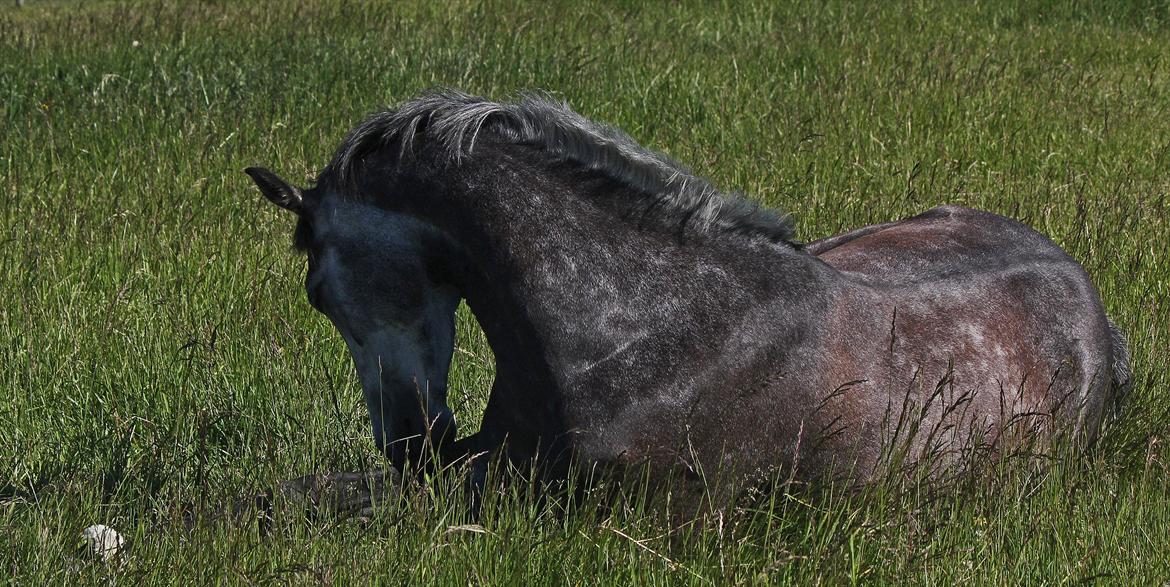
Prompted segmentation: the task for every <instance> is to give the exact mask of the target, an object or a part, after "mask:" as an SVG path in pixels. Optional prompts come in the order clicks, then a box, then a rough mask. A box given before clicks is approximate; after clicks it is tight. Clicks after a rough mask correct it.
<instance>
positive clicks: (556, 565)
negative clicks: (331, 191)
mask: <svg viewBox="0 0 1170 587" xmlns="http://www.w3.org/2000/svg"><path fill="white" fill-rule="evenodd" d="M775 4H781V3H775ZM1015 4H1016V3H1009V2H1002V3H1001V2H981V3H974V2H945V3H941V2H940V3H934V2H907V3H901V4H899V5H898V6H896V7H895V6H892V5H891V6H887V7H886V8H879V7H876V6H864V5H860V4H854V3H842V2H836V1H834V2H828V3H822V2H797V3H792V4H787V3H783V5H780V6H773V3H768V2H760V3H756V4H749V3H736V2H724V3H722V4H717V3H713V2H692V1H683V2H671V3H661V4H658V3H655V4H653V5H650V4H649V3H647V4H646V5H643V3H642V2H633V1H628V2H584V3H583V2H555V3H553V4H546V3H539V4H538V3H532V4H524V5H521V6H513V3H511V2H502V1H501V2H495V1H485V2H473V1H469V0H456V1H454V2H449V3H445V2H444V3H440V2H406V3H384V4H382V3H379V4H377V5H371V4H366V3H361V2H356V1H341V0H310V1H307V2H298V3H293V2H267V1H265V2H224V1H200V2H195V1H192V2H178V1H175V2H171V1H154V0H152V1H146V2H138V3H128V2H102V1H94V2H76V3H75V2H51V1H47V0H46V1H43V2H38V1H37V0H29V2H27V5H26V6H25V7H24V8H19V9H18V8H16V7H14V6H13V3H12V2H7V3H5V4H4V5H3V6H2V7H0V243H2V244H3V249H2V254H0V274H2V275H3V278H2V279H0V359H2V361H3V365H4V368H3V369H0V390H3V391H4V396H3V397H2V398H0V491H3V493H2V494H0V528H3V531H2V532H0V578H8V577H11V578H12V581H13V583H14V584H23V585H40V584H62V583H72V582H82V583H103V584H104V583H106V582H107V581H109V580H111V579H116V580H118V581H120V582H123V583H126V584H136V583H138V582H140V581H141V582H150V583H155V582H158V583H249V582H255V583H270V582H276V583H283V582H292V583H298V584H299V583H317V582H324V583H329V582H337V583H342V584H344V583H354V582H361V583H366V582H378V583H387V584H400V583H409V584H418V583H425V582H431V581H435V582H443V583H477V584H478V583H493V584H507V585H512V584H595V583H603V584H663V583H671V584H674V583H681V584H694V585H708V584H715V585H723V584H736V583H749V584H752V583H782V582H793V583H798V584H805V583H828V584H841V583H879V584H881V583H931V584H949V583H954V582H965V583H966V582H971V583H991V584H1020V583H1025V584H1037V583H1048V584H1070V583H1081V582H1097V581H1099V582H1104V583H1123V584H1135V583H1137V584H1151V583H1153V584H1159V583H1165V582H1166V581H1167V580H1170V497H1168V496H1170V475H1168V471H1167V447H1166V442H1167V441H1170V420H1168V416H1170V368H1168V365H1167V362H1168V361H1167V350H1166V349H1167V347H1168V346H1170V306H1168V305H1167V301H1166V298H1167V294H1168V289H1170V262H1168V260H1167V247H1168V243H1170V202H1168V200H1167V194H1168V193H1170V4H1168V3H1167V2H1165V1H1164V0H1161V1H1156V2H1155V1H1151V2H1148V3H1143V2H1114V3H1098V2H1075V1H1067V0H1049V1H1037V2H1029V3H1025V4H1027V6H1028V7H1026V8H1022V7H1019V6H1015ZM435 85H451V86H456V87H460V88H463V89H465V90H467V91H469V92H472V93H477V94H483V95H488V96H491V97H497V98H502V97H507V96H508V95H509V94H510V93H512V92H515V91H518V90H522V89H527V88H544V89H548V90H550V91H552V92H554V93H555V94H556V95H558V96H561V97H563V98H565V99H567V100H568V101H569V102H570V103H571V104H572V105H573V106H574V107H575V108H576V109H577V110H578V111H580V112H582V113H583V114H585V115H587V116H590V117H593V118H597V119H600V120H604V121H608V122H610V123H613V124H615V125H617V126H619V127H621V128H623V129H625V130H627V131H628V132H629V133H630V134H631V135H633V136H634V137H635V138H637V139H638V140H640V141H642V142H643V143H645V144H648V145H651V146H653V147H655V148H658V149H660V150H663V151H665V152H667V153H669V154H671V155H672V156H674V157H675V158H677V159H679V160H681V161H683V162H685V163H687V164H689V165H691V166H692V167H693V168H695V169H696V170H697V171H698V172H699V173H700V174H703V175H707V176H709V177H711V178H712V179H713V180H714V181H715V183H716V184H717V185H721V186H729V187H730V186H735V187H739V188H742V189H743V190H745V191H746V192H747V193H748V194H750V195H751V197H753V198H756V199H758V200H760V201H762V202H766V203H767V204H769V205H772V206H776V207H780V208H783V209H785V210H789V211H791V212H792V213H793V214H794V215H795V216H796V218H797V219H798V231H799V236H800V238H802V239H806V240H811V239H814V238H817V237H820V236H824V235H827V234H831V233H835V232H839V231H842V230H845V229H848V228H851V227H855V226H859V225H861V224H863V223H870V222H877V221H885V220H890V219H894V218H899V217H903V216H906V215H910V214H913V213H916V212H919V211H922V210H925V209H926V208H929V207H931V206H933V205H935V204H938V203H943V202H950V203H959V204H965V205H969V206H974V207H980V208H985V209H989V210H992V211H996V212H999V213H1003V214H1006V215H1009V216H1011V217H1014V218H1017V219H1019V220H1022V221H1024V222H1026V223H1029V224H1031V225H1032V226H1034V227H1036V228H1037V229H1039V230H1041V231H1043V232H1045V233H1046V234H1048V235H1050V236H1051V237H1052V238H1053V239H1055V240H1056V242H1057V243H1059V244H1060V245H1061V246H1063V247H1065V248H1066V249H1067V250H1068V251H1069V252H1070V253H1071V254H1072V255H1073V256H1074V257H1076V258H1077V259H1079V260H1080V261H1081V262H1082V263H1084V265H1085V266H1086V268H1087V269H1088V271H1089V273H1090V274H1091V275H1092V276H1093V278H1094V280H1095V282H1096V283H1097V284H1098V286H1099V288H1100V290H1101V293H1102V296H1103V298H1104V300H1105V304H1106V306H1107V308H1108V310H1109V313H1110V315H1111V316H1113V317H1114V318H1115V320H1116V321H1117V322H1118V323H1119V324H1120V326H1121V327H1122V328H1123V329H1124V330H1125V331H1126V332H1128V333H1129V336H1130V342H1131V346H1132V351H1133V355H1134V364H1135V367H1136V385H1135V387H1134V391H1133V394H1132V399H1131V401H1130V402H1129V404H1128V405H1127V406H1126V411H1125V413H1124V415H1123V417H1122V418H1121V419H1120V420H1119V421H1117V422H1116V423H1115V424H1114V425H1112V426H1111V427H1110V428H1109V429H1108V430H1107V431H1106V433H1105V436H1104V438H1103V439H1102V441H1101V442H1100V444H1099V446H1098V447H1096V449H1095V450H1094V451H1092V453H1091V454H1089V455H1087V456H1086V457H1083V458H1079V459H1065V460H1062V461H1059V462H1057V463H1055V464H1053V465H1052V466H1050V467H1048V468H1046V469H1044V470H1043V471H1039V472H1036V471H1029V470H1026V469H1024V468H1022V467H1021V468H1019V469H1018V470H1013V469H1009V470H1006V471H1005V472H1004V473H1003V474H1002V475H999V476H997V477H996V478H995V479H994V480H990V481H986V482H980V483H970V484H964V485H963V486H961V487H957V488H952V489H949V490H947V491H945V492H939V491H932V490H930V489H929V488H922V487H916V486H914V485H907V484H896V483H890V484H885V485H881V486H875V487H873V488H870V489H869V490H866V491H862V492H860V493H842V492H840V491H832V490H825V491H817V492H804V491H795V490H793V491H790V492H781V493H778V494H776V495H772V496H770V498H768V499H766V500H764V503H763V504H762V505H761V504H756V505H755V506H753V507H752V508H751V509H750V510H747V511H739V512H732V513H731V514H730V515H729V516H728V517H727V518H726V519H725V521H724V523H723V524H722V525H719V524H710V525H705V526H702V527H685V528H681V529H680V528H673V527H671V526H670V525H669V524H667V523H666V522H664V521H662V520H661V519H660V517H659V516H656V515H655V514H654V512H653V511H651V512H643V511H641V510H640V509H639V508H637V507H616V508H614V509H613V510H612V511H606V510H602V509H598V508H593V509H591V508H590V507H588V506H586V507H583V508H582V510H583V511H579V512H576V513H573V514H570V515H557V514H556V513H555V511H552V508H541V507H539V506H537V505H534V503H533V502H532V501H531V500H527V499H525V498H524V496H523V493H524V489H523V488H517V489H515V491H514V493H515V494H516V495H511V494H508V495H504V496H501V497H499V498H497V499H495V501H493V502H491V503H489V504H488V506H487V507H486V508H485V513H484V516H483V518H482V519H481V520H479V523H480V525H481V527H482V532H481V531H478V530H479V528H475V529H474V530H475V531H472V530H468V529H466V528H463V529H461V528H460V525H461V524H466V523H467V522H468V520H466V517H465V514H464V513H463V510H462V509H461V508H460V507H459V505H458V504H457V503H456V502H457V500H452V499H445V498H444V496H443V495H432V496H427V495H420V496H419V497H418V499H417V500H416V501H415V502H414V504H413V505H411V506H409V507H405V508H385V511H382V512H380V515H378V516H376V517H375V518H374V519H373V520H372V521H371V522H370V523H369V524H368V525H367V526H360V525H358V524H355V523H324V522H308V521H304V522H289V523H287V524H283V525H281V526H279V527H278V528H277V529H276V531H274V532H273V533H272V534H271V535H269V536H267V537H265V538H261V537H259V536H258V535H257V532H256V531H255V529H254V528H249V527H238V526H230V525H218V526H211V527H206V528H201V529H198V530H193V531H188V530H185V529H183V527H182V524H180V523H179V522H178V519H177V518H178V516H179V511H180V508H181V507H182V505H183V504H186V503H191V502H207V503H211V502H215V501H216V500H219V499H224V498H227V497H230V496H234V495H239V494H242V493H245V492H247V491H250V490H255V489H257V488H262V487H265V486H267V485H268V484H271V483H272V482H275V481H278V480H280V479H285V478H290V477H295V476H299V475H302V474H306V473H311V472H328V471H337V470H361V469H366V468H372V467H376V466H378V465H379V462H378V459H377V458H376V457H375V455H374V449H373V443H372V441H371V439H370V437H369V436H370V435H369V433H368V432H367V423H366V422H367V417H366V414H365V408H364V406H363V404H362V403H361V397H360V391H359V386H358V383H357V378H356V376H355V375H354V373H353V372H352V367H351V365H350V363H349V358H348V355H347V354H346V352H345V348H344V343H343V342H342V341H341V339H340V337H339V336H337V335H336V334H335V332H334V330H333V328H332V326H330V325H329V324H328V322H327V321H326V319H325V318H323V317H322V316H320V315H318V314H316V313H314V312H313V311H312V310H311V308H310V307H309V305H308V304H307V303H306V302H305V299H304V293H303V291H302V283H301V280H302V275H303V271H304V260H303V259H301V258H299V257H298V256H296V255H294V254H292V252H291V251H290V247H289V239H290V235H291V229H292V223H291V220H290V218H288V217H286V216H284V215H282V214H279V213H278V211H277V210H276V209H275V208H274V207H272V206H270V205H267V204H266V203H264V202H262V198H261V197H260V196H259V195H258V192H256V191H255V189H254V188H252V187H251V183H250V181H249V180H248V178H247V177H246V176H245V175H244V174H242V173H241V172H240V170H241V169H243V168H244V167H246V166H248V165H253V164H263V165H266V166H269V167H271V168H272V169H274V170H276V171H278V172H280V173H282V174H284V175H285V176H287V177H290V178H292V179H295V180H305V181H307V180H308V179H309V178H311V177H312V175H313V174H314V173H315V171H316V170H317V169H319V168H320V167H321V166H322V165H324V163H325V162H326V160H327V158H328V157H329V155H330V154H331V153H332V149H333V148H334V147H335V146H336V144H337V143H338V142H339V141H340V139H341V137H342V135H343V134H344V133H345V132H346V131H347V130H348V129H349V128H350V127H351V126H352V125H354V124H355V123H356V122H357V121H358V120H360V119H361V117H362V116H363V115H365V114H367V113H369V112H370V111H372V110H374V109H376V108H378V107H380V106H383V105H392V104H394V103H396V102H398V101H399V100H402V99H404V98H406V97H409V96H412V95H414V94H416V93H418V92H419V91H421V90H423V89H425V88H428V87H432V86H435ZM711 295H719V292H711ZM491 378H492V360H491V355H490V350H489V349H488V348H487V347H486V345H485V343H484V340H483V338H482V335H481V334H480V333H479V331H478V329H477V327H476V326H475V324H474V320H473V319H472V318H471V317H470V315H469V314H467V313H466V311H465V310H461V312H460V326H459V341H458V352H457V353H456V359H455V366H454V368H453V372H452V374H451V389H452V394H453V398H454V400H453V401H454V405H455V406H456V412H457V414H459V416H460V418H461V420H462V421H463V422H465V423H466V422H472V421H474V419H475V416H476V414H477V412H478V411H479V410H480V409H482V406H483V403H484V401H485V399H486V393H487V391H488V389H489V387H490V382H491ZM97 522H102V523H107V524H110V525H113V526H115V527H117V528H118V529H119V530H121V531H122V532H124V533H125V534H127V535H128V536H129V537H130V539H131V540H132V541H133V544H132V548H131V549H130V551H129V552H128V553H127V554H126V555H125V556H122V557H120V558H119V559H118V560H117V561H115V562H112V563H109V564H103V563H100V562H95V561H91V560H88V559H86V558H84V557H80V556H79V553H80V550H79V545H80V541H79V533H80V531H81V529H82V528H84V527H85V526H88V525H90V524H93V523H97ZM0 582H3V579H0Z"/></svg>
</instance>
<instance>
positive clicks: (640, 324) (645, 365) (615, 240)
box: [463, 169, 806, 387]
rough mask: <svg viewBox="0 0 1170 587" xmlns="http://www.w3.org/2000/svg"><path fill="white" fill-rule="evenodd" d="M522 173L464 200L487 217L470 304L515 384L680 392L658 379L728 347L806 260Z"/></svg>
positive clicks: (468, 290)
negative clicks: (677, 230) (652, 224)
mask: <svg viewBox="0 0 1170 587" xmlns="http://www.w3.org/2000/svg"><path fill="white" fill-rule="evenodd" d="M510 171H511V173H497V174H496V175H495V176H494V177H493V179H492V180H489V181H483V180H482V177H481V178H477V179H476V180H475V181H472V182H468V183H467V184H465V185H466V186H467V190H468V192H467V193H466V194H464V197H463V200H464V202H468V203H471V202H474V207H475V209H476V210H477V211H478V212H477V214H476V215H475V219H474V221H475V222H476V223H477V226H474V227H465V228H471V230H469V231H467V232H466V233H464V234H478V235H481V238H482V239H484V242H477V243H470V246H469V247H468V248H467V251H468V254H469V255H470V256H471V257H472V259H471V260H470V262H471V264H472V265H473V266H475V267H476V271H475V272H474V273H475V274H476V275H478V277H477V278H475V279H473V280H472V281H470V282H469V283H468V284H467V286H466V287H465V291H464V294H465V296H466V297H467V299H468V303H469V305H470V306H471V308H472V310H473V311H474V312H475V313H476V316H477V318H478V319H479V320H480V323H481V325H482V326H483V328H484V330H485V333H486V334H487V336H488V338H489V341H491V343H492V346H493V350H494V351H495V352H496V357H497V360H498V368H499V372H498V377H500V378H502V379H503V380H504V382H505V383H504V384H507V380H508V379H509V378H513V379H518V380H519V381H517V382H516V383H514V384H515V385H518V386H534V385H535V386H548V385H551V386H554V387H561V386H566V385H571V384H573V383H574V382H575V381H576V382H581V381H588V380H591V379H592V378H596V377H603V376H604V377H609V378H621V379H623V380H624V381H625V382H626V383H627V384H630V385H641V384H643V383H647V384H648V382H649V381H650V380H654V381H662V384H664V385H665V384H669V377H667V375H670V374H669V373H663V374H656V373H654V372H653V371H654V370H655V369H658V368H664V369H670V368H671V361H670V359H671V357H670V356H667V355H671V354H675V355H679V356H685V353H690V352H695V353H698V352H702V350H703V349H702V348H697V347H711V346H713V345H715V346H717V345H718V344H719V342H718V341H719V340H720V337H727V336H730V335H731V331H732V330H733V329H735V328H736V327H738V326H739V325H740V323H741V321H742V320H744V317H745V315H747V314H748V313H750V312H751V311H752V310H753V309H754V308H755V307H757V306H758V305H759V304H761V303H762V301H763V300H764V299H766V298H767V297H768V296H770V295H776V292H777V291H778V290H777V288H780V289H783V286H784V284H783V283H779V281H782V277H783V275H784V274H785V273H786V272H785V270H784V267H787V266H791V265H793V264H800V263H805V262H806V260H805V259H801V257H802V255H801V254H800V253H797V252H796V251H794V250H792V249H790V248H788V247H787V246H784V245H773V244H765V243H761V242H751V241H748V240H747V239H746V238H742V237H735V236H730V235H724V236H719V237H712V236H692V237H691V239H690V240H689V241H680V240H679V237H678V235H677V234H669V233H666V232H664V231H659V230H657V229H653V230H639V229H638V228H637V227H636V226H635V225H634V224H633V223H631V222H630V221H628V220H625V219H622V218H618V217H616V216H615V215H614V214H613V213H612V212H611V211H610V210H607V209H604V208H603V207H601V206H599V205H598V204H597V203H596V202H593V201H590V200H589V199H588V197H587V196H582V195H579V194H575V193H573V190H574V186H568V185H564V184H562V183H560V182H558V181H557V180H556V178H549V177H544V176H542V175H541V174H539V173H530V172H527V171H525V170H523V169H519V170H517V169H513V170H510ZM692 347H695V348H692ZM654 357H658V359H661V360H655V359H654Z"/></svg>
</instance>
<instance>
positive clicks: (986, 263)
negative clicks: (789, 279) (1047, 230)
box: [805, 206, 1079, 286]
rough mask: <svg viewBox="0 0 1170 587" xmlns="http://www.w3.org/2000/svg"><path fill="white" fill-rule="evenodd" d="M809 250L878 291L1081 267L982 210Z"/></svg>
mask: <svg viewBox="0 0 1170 587" xmlns="http://www.w3.org/2000/svg"><path fill="white" fill-rule="evenodd" d="M805 249H806V250H807V251H808V252H809V253H811V254H813V255H815V256H816V257H818V258H819V259H821V260H822V261H824V262H826V263H828V264H829V265H831V266H832V267H834V268H835V269H837V270H839V271H843V272H848V273H850V274H851V275H852V276H853V277H855V278H858V279H862V280H866V281H869V282H871V283H873V284H875V285H882V284H884V285H889V286H898V285H908V284H914V283H924V282H936V281H938V280H945V279H948V278H953V277H959V278H962V277H964V276H969V275H972V274H975V273H983V272H995V271H1002V270H1005V269H1011V268H1013V267H1020V266H1023V265H1025V264H1028V263H1048V264H1051V263H1057V264H1063V263H1070V264H1071V267H1070V269H1074V272H1075V269H1076V268H1079V265H1077V264H1076V262H1075V261H1073V259H1072V258H1071V257H1069V256H1068V254H1066V253H1065V252H1064V251H1063V250H1061V249H1060V247H1058V246H1056V244H1054V243H1053V242H1052V241H1051V240H1049V239H1048V238H1047V237H1045V236H1044V235H1042V234H1040V233H1038V232H1036V231H1035V230H1033V229H1031V228H1029V227H1028V226H1026V225H1024V224H1022V223H1020V222H1017V221H1015V220H1011V219H1009V218H1005V217H1003V216H999V215H997V214H993V213H991V212H984V211H982V210H974V209H971V208H964V207H961V206H938V207H936V208H932V209H930V210H927V211H926V212H923V213H922V214H919V215H917V216H913V217H911V218H907V219H905V220H898V221H895V222H888V223H885V224H877V225H873V226H867V227H864V228H860V229H857V230H853V231H850V232H847V233H844V234H841V235H837V236H832V237H828V238H825V239H821V240H818V241H815V242H812V243H809V244H808V245H806V247H805Z"/></svg>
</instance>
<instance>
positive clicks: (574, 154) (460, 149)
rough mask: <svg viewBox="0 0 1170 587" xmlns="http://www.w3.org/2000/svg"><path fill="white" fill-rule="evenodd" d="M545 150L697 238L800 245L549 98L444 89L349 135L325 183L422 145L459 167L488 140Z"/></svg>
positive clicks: (761, 213) (780, 221) (760, 214)
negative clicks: (377, 156) (389, 151)
mask: <svg viewBox="0 0 1170 587" xmlns="http://www.w3.org/2000/svg"><path fill="white" fill-rule="evenodd" d="M489 133H490V134H491V135H492V136H493V138H495V139H497V140H502V141H504V142H510V143H514V144H520V145H526V146H530V147H533V148H536V149H540V150H542V151H544V152H545V153H547V154H548V155H550V156H551V157H552V158H553V159H554V160H558V161H566V162H571V163H574V164H576V165H579V166H581V167H583V168H585V169H588V170H591V171H593V172H596V173H599V174H601V175H603V176H605V177H607V178H609V179H611V180H613V181H616V182H619V183H621V184H624V185H626V186H628V187H630V188H631V189H632V190H633V191H634V192H636V193H637V194H638V196H635V197H641V198H645V199H646V201H645V202H640V204H642V205H643V206H644V209H645V210H647V213H652V214H656V215H659V216H661V217H663V218H664V219H670V220H675V221H677V223H678V226H679V227H680V228H683V227H686V228H691V229H693V230H696V231H697V232H705V233H715V232H725V231H726V232H737V233H742V234H749V235H759V236H763V237H766V238H768V239H770V240H773V241H783V242H792V237H793V228H792V223H791V222H790V220H789V219H788V218H787V216H783V215H778V214H776V213H774V212H772V211H770V210H767V209H764V208H761V207H760V206H758V205H756V204H753V203H751V202H749V201H748V200H746V199H744V198H743V197H742V195H741V194H739V193H731V194H722V193H720V192H719V190H717V189H716V188H715V187H714V186H713V185H711V183H710V182H708V181H707V180H706V179H704V178H701V177H698V176H696V175H694V174H693V173H692V172H691V171H690V170H689V169H687V168H686V167H683V166H682V165H680V164H678V163H676V162H675V161H673V160H671V159H670V158H668V157H666V156H665V155H662V154H661V153H657V152H654V151H651V150H649V149H646V148H645V147H643V146H641V145H639V144H638V143H637V142H635V141H634V140H633V139H632V138H630V137H629V135H626V134H625V133H624V132H622V131H620V130H618V129H616V128H613V127H611V126H608V125H604V124H600V123H597V122H594V121H592V120H589V119H587V118H585V117H584V116H581V115H580V114H577V113H576V112H574V111H573V110H571V109H570V108H569V107H568V105H567V104H565V103H563V102H557V101H554V100H552V99H550V98H548V97H547V96H543V95H538V94H523V95H521V96H520V99H519V101H516V102H513V103H499V102H491V101H488V100H485V99H483V98H478V97H475V96H471V95H468V94H465V93H463V92H459V91H456V90H438V91H433V92H429V93H426V94H423V95H422V96H420V97H418V98H415V99H413V100H410V101H408V102H406V103H404V104H402V105H401V106H400V107H399V108H398V109H397V110H386V111H383V112H379V113H377V114H374V115H373V116H371V117H370V118H368V119H366V120H365V121H364V122H362V123H361V124H360V125H358V127H357V128H355V129H354V130H353V131H351V132H350V133H349V136H347V137H346V139H345V141H344V142H342V144H341V146H340V147H339V148H338V150H337V153H336V154H335V155H334V156H333V159H332V161H330V163H329V165H328V166H327V167H326V168H325V170H324V171H323V172H322V177H330V178H334V179H336V180H337V181H339V182H340V183H342V184H348V183H351V182H352V181H353V179H354V177H353V176H354V174H355V171H356V169H357V168H358V167H359V166H360V164H361V162H362V159H363V158H364V157H365V156H366V155H368V154H370V153H372V152H374V151H376V150H379V149H382V148H387V147H389V148H397V149H399V155H400V156H403V157H405V156H407V155H409V154H410V153H412V148H413V145H414V142H415V141H416V140H417V139H419V138H425V139H426V140H428V141H431V142H433V143H436V144H438V145H439V146H440V148H441V149H442V150H443V151H445V152H446V156H447V157H448V158H449V159H450V160H451V162H453V163H455V164H458V163H459V162H461V161H463V160H464V159H465V158H469V157H474V156H475V147H476V142H477V140H478V139H479V138H480V137H481V136H487V135H488V134H489Z"/></svg>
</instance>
